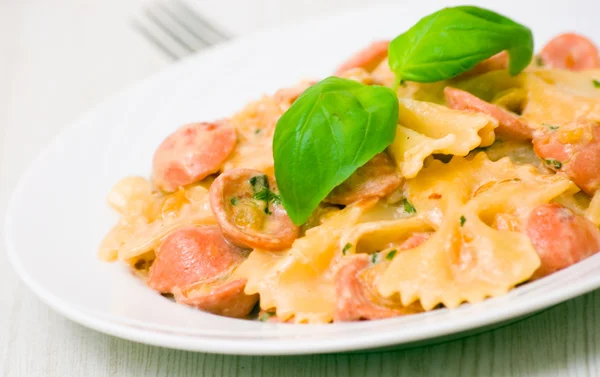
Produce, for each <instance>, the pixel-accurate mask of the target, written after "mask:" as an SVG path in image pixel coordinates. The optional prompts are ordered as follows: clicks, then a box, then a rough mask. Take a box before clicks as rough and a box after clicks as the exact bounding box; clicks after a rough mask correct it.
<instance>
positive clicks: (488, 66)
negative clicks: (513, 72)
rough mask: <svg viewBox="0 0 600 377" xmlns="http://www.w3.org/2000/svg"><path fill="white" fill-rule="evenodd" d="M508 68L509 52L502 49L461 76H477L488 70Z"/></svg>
mask: <svg viewBox="0 0 600 377" xmlns="http://www.w3.org/2000/svg"><path fill="white" fill-rule="evenodd" d="M507 68H508V53H507V52H506V51H502V52H499V53H497V54H496V55H494V56H492V57H491V58H488V59H485V60H484V61H482V62H480V63H479V64H477V65H476V66H475V67H473V68H472V69H471V70H470V71H468V72H466V73H465V74H463V75H462V76H461V77H469V76H475V75H479V74H482V73H486V72H491V71H498V70H501V69H507Z"/></svg>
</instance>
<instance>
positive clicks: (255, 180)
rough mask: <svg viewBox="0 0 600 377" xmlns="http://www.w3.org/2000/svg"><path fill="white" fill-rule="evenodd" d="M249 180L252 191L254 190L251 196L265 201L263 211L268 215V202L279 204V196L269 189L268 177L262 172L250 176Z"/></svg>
mask: <svg viewBox="0 0 600 377" xmlns="http://www.w3.org/2000/svg"><path fill="white" fill-rule="evenodd" d="M249 182H250V184H251V185H252V191H254V195H252V197H253V198H254V199H256V200H262V201H263V202H265V213H266V214H267V215H270V214H271V211H270V210H269V203H273V204H279V203H281V198H280V197H279V195H277V194H275V193H274V192H273V191H271V190H270V189H269V179H268V178H267V176H266V175H264V174H263V175H255V176H254V177H252V178H250V180H249Z"/></svg>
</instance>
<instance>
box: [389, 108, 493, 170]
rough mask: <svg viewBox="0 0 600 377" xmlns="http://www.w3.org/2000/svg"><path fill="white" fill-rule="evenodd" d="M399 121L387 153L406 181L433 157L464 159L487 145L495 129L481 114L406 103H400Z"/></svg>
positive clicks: (491, 120)
mask: <svg viewBox="0 0 600 377" xmlns="http://www.w3.org/2000/svg"><path fill="white" fill-rule="evenodd" d="M399 121H400V125H398V126H397V128H396V138H395V139H394V141H393V142H392V144H391V145H390V146H389V147H388V150H389V151H390V153H391V154H392V157H393V158H394V159H395V160H396V165H397V166H398V168H399V169H400V172H401V174H402V175H403V176H404V177H406V178H414V177H415V176H416V175H417V173H418V172H419V171H420V170H421V169H422V168H423V163H424V160H425V159H426V158H427V157H428V156H431V155H432V154H434V153H442V154H449V155H457V156H466V155H467V154H468V153H469V152H470V151H471V150H473V149H475V148H477V147H479V146H482V147H485V146H488V145H491V144H492V143H493V142H494V129H495V128H496V127H497V126H498V122H497V121H496V120H495V119H493V118H491V117H489V116H487V115H484V114H478V113H470V112H464V111H458V110H452V109H449V108H447V107H445V106H441V105H436V104H433V103H428V102H421V101H414V100H408V99H404V100H400V119H399Z"/></svg>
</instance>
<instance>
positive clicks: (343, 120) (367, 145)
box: [273, 77, 398, 225]
mask: <svg viewBox="0 0 600 377" xmlns="http://www.w3.org/2000/svg"><path fill="white" fill-rule="evenodd" d="M397 123H398V98H397V97H396V95H395V93H394V92H393V91H392V90H391V89H389V88H386V87H382V86H376V85H374V86H368V85H363V84H360V83H358V82H355V81H352V80H346V79H342V78H338V77H329V78H326V79H325V80H323V81H320V82H318V83H317V84H315V85H313V86H311V87H310V88H308V89H307V90H306V91H304V93H302V95H301V96H300V97H298V99H297V100H296V101H294V104H293V105H292V106H291V107H290V108H289V109H288V110H287V111H286V112H285V113H284V114H283V115H282V116H281V118H280V119H279V121H278V122H277V127H276V128H275V134H274V136H273V157H274V160H275V178H276V180H277V186H278V188H279V195H280V197H281V201H282V203H283V206H284V207H285V209H286V211H287V213H288V215H289V216H290V218H291V219H292V221H293V222H294V223H295V224H297V225H300V224H303V223H304V222H306V220H307V219H308V217H309V216H310V215H311V213H312V212H313V210H314V209H315V208H316V207H317V206H318V204H319V203H320V202H321V201H322V200H323V199H325V197H326V196H327V194H329V193H330V192H331V190H332V189H333V188H334V187H336V186H338V185H339V184H341V183H342V182H344V181H345V180H346V179H348V177H350V175H352V173H354V171H355V170H356V169H358V168H359V167H361V166H362V165H364V164H365V163H366V162H367V161H369V160H370V159H371V158H372V157H373V156H375V155H376V154H377V153H379V152H381V151H383V150H384V149H385V148H386V147H387V146H388V145H389V144H391V143H392V141H393V140H394V136H395V133H396V124H397Z"/></svg>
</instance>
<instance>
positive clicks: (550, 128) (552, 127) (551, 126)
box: [542, 123, 558, 131]
mask: <svg viewBox="0 0 600 377" xmlns="http://www.w3.org/2000/svg"><path fill="white" fill-rule="evenodd" d="M542 126H546V127H547V128H548V129H549V130H550V131H556V130H558V126H553V125H551V124H548V123H542Z"/></svg>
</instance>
